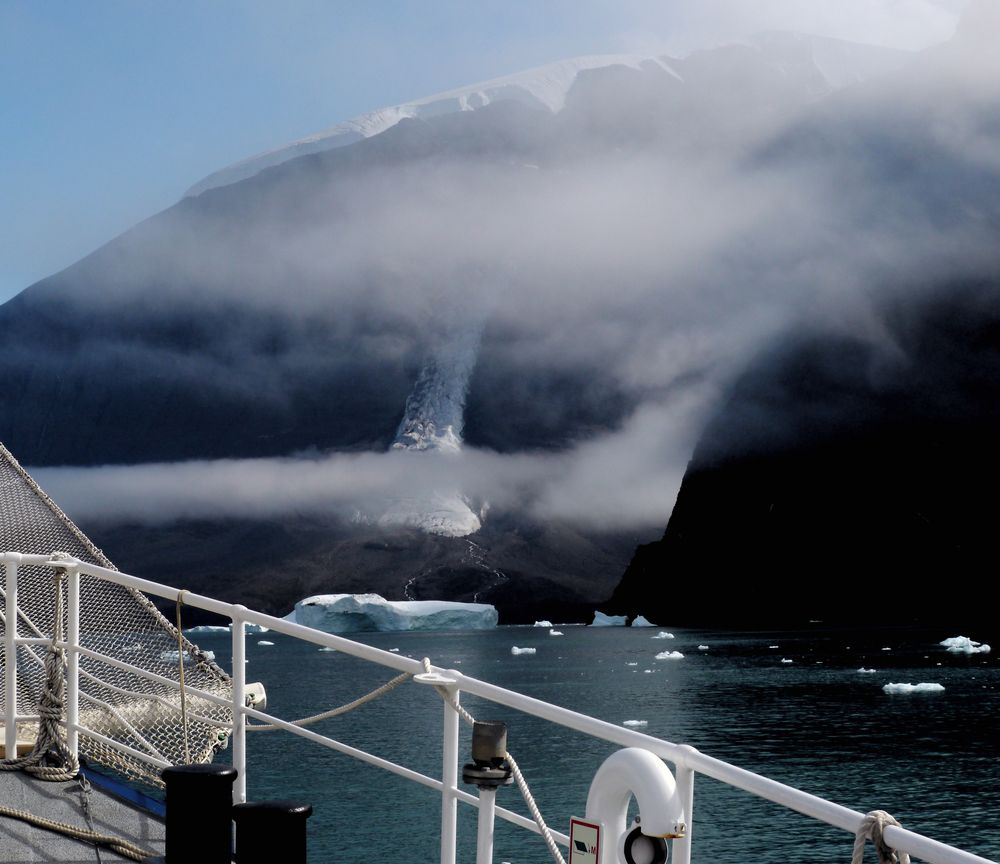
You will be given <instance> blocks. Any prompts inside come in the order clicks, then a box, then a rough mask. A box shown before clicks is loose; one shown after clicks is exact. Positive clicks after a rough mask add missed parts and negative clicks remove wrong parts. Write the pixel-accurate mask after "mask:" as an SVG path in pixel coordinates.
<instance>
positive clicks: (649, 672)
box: [642, 669, 656, 675]
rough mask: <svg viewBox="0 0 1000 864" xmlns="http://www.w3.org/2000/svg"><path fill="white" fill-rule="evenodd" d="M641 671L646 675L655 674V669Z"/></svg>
mask: <svg viewBox="0 0 1000 864" xmlns="http://www.w3.org/2000/svg"><path fill="white" fill-rule="evenodd" d="M642 671H643V672H645V673H646V674H647V675H652V674H653V672H655V671H656V670H655V669H643V670H642Z"/></svg>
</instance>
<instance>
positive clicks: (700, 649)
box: [698, 645, 708, 651]
mask: <svg viewBox="0 0 1000 864" xmlns="http://www.w3.org/2000/svg"><path fill="white" fill-rule="evenodd" d="M698 650H699V651H707V650H708V646H707V645H699V646H698Z"/></svg>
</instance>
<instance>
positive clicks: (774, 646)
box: [767, 645, 779, 648]
mask: <svg viewBox="0 0 1000 864" xmlns="http://www.w3.org/2000/svg"><path fill="white" fill-rule="evenodd" d="M767 647H768V648H777V647H779V646H777V645H768V646H767Z"/></svg>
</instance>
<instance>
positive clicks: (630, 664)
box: [625, 663, 639, 666]
mask: <svg viewBox="0 0 1000 864" xmlns="http://www.w3.org/2000/svg"><path fill="white" fill-rule="evenodd" d="M625 665H626V666H638V665H639V664H638V663H626V664H625Z"/></svg>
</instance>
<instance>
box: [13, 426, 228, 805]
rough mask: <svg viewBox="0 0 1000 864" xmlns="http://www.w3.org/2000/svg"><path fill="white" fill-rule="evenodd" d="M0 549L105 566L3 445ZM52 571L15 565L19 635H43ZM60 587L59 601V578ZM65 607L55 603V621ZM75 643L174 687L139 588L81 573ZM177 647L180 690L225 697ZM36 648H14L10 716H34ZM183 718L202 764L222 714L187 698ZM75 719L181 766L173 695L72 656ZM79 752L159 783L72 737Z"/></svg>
mask: <svg viewBox="0 0 1000 864" xmlns="http://www.w3.org/2000/svg"><path fill="white" fill-rule="evenodd" d="M0 551H4V552H22V553H26V554H40V555H48V554H51V553H53V552H66V553H68V554H69V555H72V556H73V557H74V558H79V559H80V560H81V561H86V562H89V563H93V564H98V565H100V566H102V567H107V568H110V569H114V565H113V564H112V563H111V562H110V561H109V560H108V559H107V558H105V557H104V554H103V553H102V552H101V551H100V550H99V549H98V548H96V547H95V546H94V544H93V543H91V542H90V540H89V539H87V537H86V535H84V534H83V532H82V531H80V529H79V528H77V527H76V525H74V524H73V522H72V521H71V520H70V519H69V518H68V517H67V516H66V514H65V513H63V512H62V510H60V509H59V507H57V506H56V504H55V503H54V502H53V501H52V500H51V499H49V498H48V496H46V495H45V493H44V492H42V490H41V489H39V487H38V485H37V484H36V483H35V482H34V480H32V479H31V477H30V476H28V474H27V472H25V471H24V469H23V468H21V466H20V465H19V464H18V463H17V460H16V459H14V457H13V456H12V455H11V454H10V452H9V451H8V450H7V449H6V448H5V447H4V446H3V445H2V444H0ZM54 572H55V571H54V570H52V569H50V568H48V567H24V566H22V567H20V568H19V569H18V582H17V586H18V608H19V610H20V611H21V615H20V617H19V620H18V622H17V632H18V635H19V636H26V637H32V636H34V637H45V638H48V637H50V636H51V634H52V631H53V623H54V621H53V618H54V614H55V584H56V583H55V579H54ZM62 590H63V592H64V597H65V590H66V589H65V580H63V587H62ZM2 594H3V574H2V568H0V595H2ZM4 599H5V598H4ZM65 608H66V604H65V602H64V603H63V610H64V618H65ZM8 626H10V622H8V621H7V620H6V619H5V616H4V610H3V603H2V602H0V639H2V636H3V634H4V633H5V631H6V628H7V627H8ZM64 627H65V621H64ZM63 632H65V629H64V631H63ZM80 644H81V645H82V646H83V647H84V648H90V649H92V650H94V651H99V652H100V653H102V654H106V655H108V656H109V657H113V658H114V659H116V660H118V661H121V662H123V663H127V664H128V665H129V666H132V667H135V668H138V669H143V670H145V671H147V672H154V673H156V674H158V675H162V676H164V677H165V678H169V679H171V680H173V681H176V680H177V679H178V646H177V630H176V628H175V627H174V625H173V624H171V623H170V622H169V621H168V620H167V619H166V618H164V617H163V615H161V614H160V612H159V611H158V610H157V609H156V607H155V606H153V604H152V603H151V602H150V601H149V600H148V599H147V598H146V597H145V596H144V595H142V594H140V593H139V592H138V591H133V590H132V589H130V588H125V587H122V586H120V585H115V584H112V583H110V582H104V581H102V580H99V579H95V578H93V577H90V576H87V575H86V574H82V575H81V577H80ZM182 644H183V651H182V652H181V653H182V654H183V656H184V659H185V663H184V680H185V684H186V686H187V687H194V688H197V689H199V690H205V691H208V692H212V693H215V694H217V695H219V696H222V697H225V698H227V699H228V698H230V693H231V686H230V679H229V676H228V675H226V673H225V672H224V671H223V670H222V669H220V668H219V667H218V666H217V665H216V664H215V663H214V662H212V660H211V659H209V658H208V657H207V656H206V655H205V654H204V653H202V652H201V651H200V650H199V649H198V648H197V646H195V645H193V644H192V643H191V642H189V641H188V640H187V639H183V641H182ZM45 652H46V647H45V646H43V645H40V646H35V645H30V646H28V645H22V646H20V647H19V648H18V651H17V663H16V674H17V681H18V691H17V702H18V705H17V710H18V713H20V714H37V713H38V703H39V700H40V698H41V695H42V692H43V689H44V686H45V668H44V658H45ZM10 666H11V664H10V663H9V662H8V658H7V656H6V652H5V650H4V647H3V642H2V641H0V671H2V675H3V676H4V677H5V676H6V675H8V674H10V672H11V670H10ZM4 703H5V694H4V692H3V689H2V688H0V715H3V716H6V710H7V706H6V705H5V704H4ZM187 718H188V747H189V750H190V760H191V761H192V762H208V761H210V760H211V758H212V755H213V753H214V752H215V750H216V748H217V747H218V745H219V744H220V743H221V742H222V741H224V740H225V737H226V736H227V735H228V732H229V728H230V725H231V723H232V712H231V710H230V709H228V708H226V707H224V706H221V705H218V704H216V703H213V702H209V701H208V700H206V699H202V698H199V697H197V696H194V695H192V694H190V693H188V695H187ZM80 723H81V725H83V726H86V727H87V728H89V729H92V730H94V731H95V732H97V733H99V734H100V735H103V736H105V737H106V738H110V739H112V740H114V741H116V742H120V743H122V744H125V745H126V746H128V747H131V748H133V749H135V750H138V751H140V752H142V753H149V754H150V755H151V756H154V757H156V758H159V759H162V760H164V761H167V762H170V763H171V764H180V763H183V762H185V761H187V760H186V759H185V743H184V730H183V727H182V725H181V707H180V694H179V693H178V691H177V690H176V689H174V688H172V687H169V686H167V685H165V684H159V683H156V682H153V681H149V680H148V679H146V678H143V677H141V676H139V675H136V674H135V673H133V672H129V671H126V670H123V669H120V668H117V667H115V666H112V665H110V664H108V663H106V662H103V661H99V660H95V659H93V658H90V657H86V656H83V655H81V657H80ZM33 725H35V726H37V724H30V723H24V724H19V727H18V738H19V739H21V738H22V737H23V738H25V739H28V740H31V739H33V738H34V736H35V732H36V728H32V726H33ZM79 747H80V755H81V756H82V757H83V758H85V759H87V760H89V761H91V762H94V763H98V764H101V765H105V766H108V767H110V768H113V769H115V770H117V771H120V772H122V773H124V774H126V775H128V776H130V777H134V778H136V779H140V780H144V781H146V782H150V783H154V784H157V785H160V784H161V781H160V778H159V772H158V770H157V769H156V768H155V767H154V766H152V765H150V764H148V763H145V762H143V761H142V760H140V759H137V758H134V757H132V756H129V755H127V754H123V753H121V752H119V751H117V750H115V749H114V748H112V747H109V746H107V745H106V744H104V743H102V742H100V741H98V740H97V739H96V738H93V737H91V736H90V735H86V734H82V733H81V735H80V744H79ZM8 755H9V756H13V755H14V754H8Z"/></svg>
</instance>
